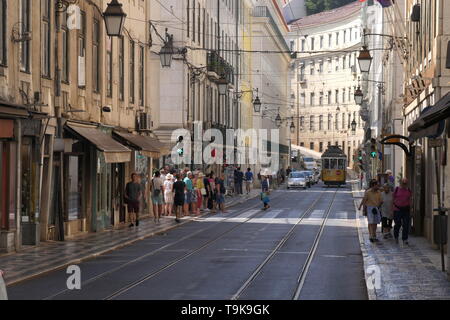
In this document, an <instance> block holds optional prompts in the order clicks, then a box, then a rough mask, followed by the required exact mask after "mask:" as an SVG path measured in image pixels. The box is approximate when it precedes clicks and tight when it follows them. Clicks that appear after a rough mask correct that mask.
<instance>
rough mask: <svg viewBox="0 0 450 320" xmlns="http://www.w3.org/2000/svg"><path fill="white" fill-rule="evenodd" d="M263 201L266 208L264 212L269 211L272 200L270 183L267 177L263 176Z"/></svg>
mask: <svg viewBox="0 0 450 320" xmlns="http://www.w3.org/2000/svg"><path fill="white" fill-rule="evenodd" d="M261 189H262V190H261V191H262V192H261V201H262V202H263V203H264V208H263V210H268V209H270V205H269V203H270V198H269V194H270V182H269V178H268V177H267V176H263V177H262V183H261Z"/></svg>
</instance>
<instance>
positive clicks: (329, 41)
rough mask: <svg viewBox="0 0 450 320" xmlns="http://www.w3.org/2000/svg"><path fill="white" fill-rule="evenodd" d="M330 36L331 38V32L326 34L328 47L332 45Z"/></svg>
mask: <svg viewBox="0 0 450 320" xmlns="http://www.w3.org/2000/svg"><path fill="white" fill-rule="evenodd" d="M332 38H333V36H332V35H331V34H329V35H328V48H331V45H332V42H331V41H332Z"/></svg>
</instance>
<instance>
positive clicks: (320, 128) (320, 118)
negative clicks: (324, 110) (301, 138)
mask: <svg viewBox="0 0 450 320" xmlns="http://www.w3.org/2000/svg"><path fill="white" fill-rule="evenodd" d="M319 130H320V131H323V116H322V115H321V116H320V117H319Z"/></svg>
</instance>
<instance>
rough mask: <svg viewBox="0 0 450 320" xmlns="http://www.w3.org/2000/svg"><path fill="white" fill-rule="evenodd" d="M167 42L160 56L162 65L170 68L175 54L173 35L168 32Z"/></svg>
mask: <svg viewBox="0 0 450 320" xmlns="http://www.w3.org/2000/svg"><path fill="white" fill-rule="evenodd" d="M166 38H167V40H166V42H165V43H164V46H163V47H162V48H161V51H160V52H159V58H160V59H161V66H162V67H163V68H170V67H171V66H172V59H173V55H174V48H173V35H170V34H166Z"/></svg>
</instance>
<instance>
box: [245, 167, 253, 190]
mask: <svg viewBox="0 0 450 320" xmlns="http://www.w3.org/2000/svg"><path fill="white" fill-rule="evenodd" d="M252 185H253V172H252V169H251V168H248V169H247V172H246V173H245V189H246V191H247V195H249V194H250V192H251V191H252Z"/></svg>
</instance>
